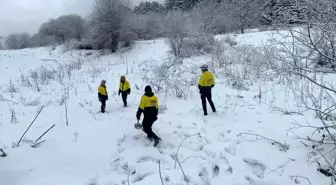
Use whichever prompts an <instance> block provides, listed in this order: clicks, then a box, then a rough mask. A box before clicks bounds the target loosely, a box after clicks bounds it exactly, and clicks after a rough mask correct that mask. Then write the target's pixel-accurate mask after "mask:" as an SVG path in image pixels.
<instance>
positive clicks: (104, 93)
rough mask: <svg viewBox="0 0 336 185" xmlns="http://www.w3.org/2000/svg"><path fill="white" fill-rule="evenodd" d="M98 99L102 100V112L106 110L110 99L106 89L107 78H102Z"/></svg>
mask: <svg viewBox="0 0 336 185" xmlns="http://www.w3.org/2000/svg"><path fill="white" fill-rule="evenodd" d="M98 99H99V101H100V102H101V107H100V108H101V112H102V113H104V112H105V107H106V101H107V100H108V94H107V90H106V80H102V81H101V83H100V85H99V87H98Z"/></svg>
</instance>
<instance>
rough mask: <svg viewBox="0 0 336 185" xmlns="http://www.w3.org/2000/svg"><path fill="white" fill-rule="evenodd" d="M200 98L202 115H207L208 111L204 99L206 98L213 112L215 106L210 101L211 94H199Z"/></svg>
mask: <svg viewBox="0 0 336 185" xmlns="http://www.w3.org/2000/svg"><path fill="white" fill-rule="evenodd" d="M201 99H202V107H203V112H204V115H208V111H207V105H206V100H208V102H209V104H210V106H211V109H212V111H213V112H216V107H215V105H214V103H213V101H212V96H211V93H207V94H201Z"/></svg>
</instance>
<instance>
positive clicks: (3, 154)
mask: <svg viewBox="0 0 336 185" xmlns="http://www.w3.org/2000/svg"><path fill="white" fill-rule="evenodd" d="M0 152H1V153H2V154H1V155H0V157H6V156H7V154H6V153H5V151H4V150H3V149H2V148H0Z"/></svg>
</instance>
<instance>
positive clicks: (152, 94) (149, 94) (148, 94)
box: [145, 92, 154, 97]
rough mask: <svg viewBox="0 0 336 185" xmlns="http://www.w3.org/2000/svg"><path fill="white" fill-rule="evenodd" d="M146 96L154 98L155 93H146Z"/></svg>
mask: <svg viewBox="0 0 336 185" xmlns="http://www.w3.org/2000/svg"><path fill="white" fill-rule="evenodd" d="M145 96H148V97H152V96H154V93H153V92H146V93H145Z"/></svg>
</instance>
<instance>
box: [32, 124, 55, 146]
mask: <svg viewBox="0 0 336 185" xmlns="http://www.w3.org/2000/svg"><path fill="white" fill-rule="evenodd" d="M55 125H56V124H54V125H53V126H51V127H50V128H49V129H48V130H46V131H45V132H44V133H43V134H42V135H41V136H40V137H39V138H37V139H36V140H35V143H36V142H38V141H39V140H40V139H41V138H42V137H43V136H44V135H45V134H46V133H48V132H49V130H51V129H52V128H54V126H55Z"/></svg>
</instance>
